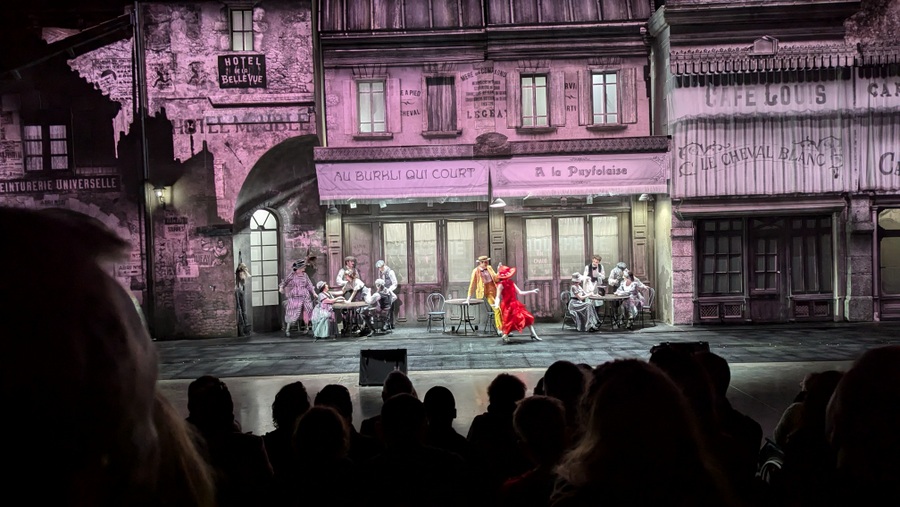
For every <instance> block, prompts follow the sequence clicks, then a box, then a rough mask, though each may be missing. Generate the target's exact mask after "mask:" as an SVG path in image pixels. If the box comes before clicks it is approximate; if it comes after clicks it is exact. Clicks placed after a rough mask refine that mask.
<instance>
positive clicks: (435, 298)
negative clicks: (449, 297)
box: [425, 292, 447, 333]
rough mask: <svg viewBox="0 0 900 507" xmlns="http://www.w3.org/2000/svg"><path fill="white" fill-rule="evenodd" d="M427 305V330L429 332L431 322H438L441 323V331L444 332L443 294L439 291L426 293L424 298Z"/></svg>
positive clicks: (445, 312) (445, 313)
mask: <svg viewBox="0 0 900 507" xmlns="http://www.w3.org/2000/svg"><path fill="white" fill-rule="evenodd" d="M425 302H426V304H427V306H428V332H429V333H430V332H431V323H432V322H438V321H440V323H441V332H442V333H443V332H444V321H445V318H446V316H447V311H446V310H444V295H443V294H441V293H440V292H432V293H431V294H429V295H428V299H426V300H425Z"/></svg>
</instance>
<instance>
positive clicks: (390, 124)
mask: <svg viewBox="0 0 900 507" xmlns="http://www.w3.org/2000/svg"><path fill="white" fill-rule="evenodd" d="M384 102H385V114H387V130H388V132H391V133H398V132H401V131H402V130H403V124H402V121H401V116H402V115H401V114H400V80H399V79H388V80H387V95H386V96H385V97H384Z"/></svg>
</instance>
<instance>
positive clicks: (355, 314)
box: [331, 301, 369, 336]
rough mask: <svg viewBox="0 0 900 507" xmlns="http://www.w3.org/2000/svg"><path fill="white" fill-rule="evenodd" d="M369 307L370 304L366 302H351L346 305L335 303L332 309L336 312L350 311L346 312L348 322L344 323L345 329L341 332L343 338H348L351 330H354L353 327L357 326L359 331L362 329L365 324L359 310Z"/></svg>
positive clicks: (345, 303)
mask: <svg viewBox="0 0 900 507" xmlns="http://www.w3.org/2000/svg"><path fill="white" fill-rule="evenodd" d="M367 306H369V303H366V302H365V301H350V302H344V303H334V304H332V305H331V308H332V309H334V310H348V311H347V312H345V313H346V315H347V319H346V320H347V322H344V328H343V329H342V330H341V336H346V335H347V333H348V332H349V330H350V329H353V326H357V327H359V329H362V327H363V324H365V323H364V322H363V321H362V315H361V314H360V312H359V310H360V309H361V308H366V307H367Z"/></svg>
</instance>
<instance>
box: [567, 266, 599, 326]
mask: <svg viewBox="0 0 900 507" xmlns="http://www.w3.org/2000/svg"><path fill="white" fill-rule="evenodd" d="M583 278H584V276H583V275H581V274H580V273H573V274H572V287H570V288H569V296H571V297H570V298H569V312H570V313H571V314H572V316H573V317H575V328H576V329H578V330H579V331H581V332H584V331H590V332H593V331H596V330H597V329H599V328H600V318H599V317H598V316H597V309H596V307H595V306H594V305H593V304H592V303H593V302H592V301H591V300H590V299H589V298H588V292H587V291H585V290H584V287H582V279H583Z"/></svg>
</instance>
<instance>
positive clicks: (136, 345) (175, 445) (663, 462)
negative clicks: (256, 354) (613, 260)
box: [0, 208, 900, 507]
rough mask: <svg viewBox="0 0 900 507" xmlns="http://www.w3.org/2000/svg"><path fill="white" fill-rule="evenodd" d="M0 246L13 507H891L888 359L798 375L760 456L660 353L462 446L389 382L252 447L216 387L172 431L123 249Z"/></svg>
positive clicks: (895, 410)
mask: <svg viewBox="0 0 900 507" xmlns="http://www.w3.org/2000/svg"><path fill="white" fill-rule="evenodd" d="M35 230H40V231H41V234H40V235H34V234H32V232H33V231H35ZM0 234H2V235H3V237H13V238H23V240H22V241H20V242H18V243H17V244H16V248H7V249H0V261H5V262H6V265H8V266H16V269H13V270H10V272H9V275H8V276H9V278H8V281H9V283H10V284H11V286H15V287H17V291H19V292H18V295H17V297H16V298H13V299H10V300H9V301H6V306H5V309H6V311H8V312H9V313H10V314H13V315H16V316H17V318H15V319H9V320H8V321H6V322H5V325H4V326H2V327H0V340H2V341H0V343H2V347H3V349H2V354H0V358H2V359H0V361H2V363H0V379H2V380H0V383H2V391H0V392H2V395H3V399H2V401H3V402H5V403H6V404H7V405H11V406H15V407H17V409H20V410H24V412H25V413H27V414H29V429H28V431H29V434H30V435H33V437H31V438H19V439H16V438H10V439H7V440H8V442H7V445H6V446H4V451H5V454H4V457H5V458H6V459H7V460H8V461H9V462H10V463H11V464H13V465H14V466H11V467H7V470H6V471H5V472H4V474H2V475H0V477H2V483H0V486H2V487H3V488H4V491H5V492H6V493H7V494H8V495H9V496H10V497H11V498H27V503H29V504H36V505H91V506H101V507H107V506H109V507H112V506H119V505H129V506H138V507H144V506H147V507H155V506H171V505H179V506H181V505H184V506H198V507H213V506H216V505H218V506H224V507H228V506H232V505H234V506H245V505H263V506H264V505H285V506H299V505H310V504H313V505H315V504H323V505H325V504H327V505H336V506H357V505H358V506H382V505H384V506H392V507H393V506H457V505H460V506H461V505H503V506H510V507H512V506H516V507H523V506H544V505H552V506H556V507H568V506H582V505H596V504H602V505H611V506H618V505H622V506H624V505H629V506H632V505H640V506H643V505H646V506H650V505H684V506H687V505H690V506H701V507H702V506H730V505H746V506H749V507H756V506H760V507H762V506H769V505H773V506H790V507H794V506H800V507H805V506H813V505H900V489H898V488H897V486H896V485H897V484H898V483H900V346H887V347H880V348H877V349H873V350H869V351H868V352H866V353H864V354H863V355H862V356H860V357H859V359H858V360H857V361H856V362H855V363H854V364H853V366H852V367H851V368H850V369H849V370H848V371H847V372H846V373H842V372H839V371H823V372H816V373H813V374H810V375H808V376H807V377H806V378H804V381H803V383H802V389H801V392H800V393H799V394H798V396H797V398H796V400H795V403H794V404H792V405H791V406H790V407H787V409H786V410H785V411H784V414H783V416H782V418H781V421H780V422H779V424H778V426H777V427H776V429H775V432H774V436H773V438H774V440H768V441H767V443H766V445H765V447H764V448H763V449H764V452H762V453H761V452H760V447H761V444H762V441H763V432H762V428H761V426H760V425H759V423H758V422H757V421H754V420H753V419H752V418H750V417H748V416H747V415H745V414H742V413H741V412H739V411H738V410H736V409H735V408H734V407H733V406H732V405H731V403H730V402H729V401H728V397H727V394H728V390H729V385H730V382H731V371H730V368H729V365H728V362H727V361H726V360H725V359H724V358H723V357H721V356H719V355H717V354H714V353H711V352H708V351H697V352H694V351H692V350H691V349H690V348H689V347H683V346H671V345H663V346H659V347H654V349H653V351H652V353H651V356H650V360H649V362H645V361H642V360H639V359H623V360H616V361H612V362H607V363H604V364H601V365H599V366H598V367H597V368H591V367H590V365H586V364H583V363H581V364H575V363H573V362H571V361H566V360H559V361H556V362H554V363H553V364H552V365H551V366H550V367H549V368H548V369H547V370H546V372H545V374H544V376H543V378H541V380H540V381H539V383H538V385H536V386H535V387H534V390H533V396H531V397H528V398H526V393H527V388H526V386H525V384H524V383H523V382H522V381H521V380H520V379H519V378H517V377H516V376H514V375H510V374H506V373H503V374H500V375H498V376H497V377H496V378H494V379H493V381H492V382H491V384H490V386H489V387H488V390H487V395H488V402H489V403H488V407H487V411H486V412H485V413H483V414H480V415H478V416H476V417H475V418H474V420H473V421H472V424H471V425H470V427H469V429H468V432H467V435H466V437H465V438H464V437H463V436H462V435H460V434H459V433H457V432H456V430H455V429H454V428H453V422H454V421H455V420H456V417H457V413H456V398H455V397H454V395H453V393H452V392H451V391H450V390H449V389H447V387H445V386H440V385H439V386H434V387H432V388H431V389H429V390H428V392H427V393H426V394H425V397H424V402H423V401H419V399H418V398H417V394H416V390H415V388H414V386H413V383H412V381H411V380H410V378H409V377H407V376H406V375H405V374H404V373H402V372H400V371H394V372H391V373H390V374H389V375H388V376H387V378H386V379H385V382H384V384H383V387H382V392H381V399H382V407H381V413H380V414H378V415H376V416H374V417H370V418H368V419H365V420H363V421H362V424H361V425H360V431H359V432H357V431H356V429H355V428H354V425H353V402H352V397H351V394H350V391H349V390H348V389H347V387H345V386H342V385H338V384H331V385H327V386H325V387H323V388H322V389H321V390H320V391H319V392H318V393H317V394H316V396H315V406H313V407H310V399H309V394H308V393H307V390H306V387H305V386H304V385H303V383H301V382H292V383H289V384H287V385H285V386H283V387H282V388H281V389H280V390H279V392H278V394H277V395H276V396H275V399H274V400H273V402H272V421H273V423H274V425H275V429H274V430H273V431H271V432H269V433H267V434H266V435H265V436H256V435H252V434H249V433H244V432H242V431H241V426H240V422H239V421H237V420H236V419H235V416H234V401H233V400H232V398H231V393H230V392H229V390H228V387H227V385H226V384H225V382H222V381H221V380H220V379H218V378H216V377H213V376H208V375H207V376H202V377H200V378H198V379H196V380H194V381H193V382H191V384H190V385H189V387H188V393H187V394H188V396H187V398H188V403H187V405H188V407H187V408H188V412H189V416H188V417H187V419H183V418H181V417H180V416H179V415H178V412H177V411H176V410H175V408H174V407H173V406H172V405H171V403H170V402H169V401H168V400H167V399H166V398H165V397H164V396H163V395H162V394H161V392H160V391H159V390H158V389H157V386H156V375H157V368H158V365H157V358H156V353H155V348H154V346H153V343H152V341H151V339H150V337H149V333H148V332H147V327H146V322H145V321H144V320H143V318H142V315H141V312H140V308H139V306H137V305H136V304H135V300H134V299H133V298H132V297H131V296H130V295H129V294H128V292H127V291H126V290H125V289H124V288H123V287H122V286H121V285H120V284H119V282H118V281H117V280H116V279H115V278H113V277H112V276H111V275H110V274H109V273H111V272H113V263H114V262H115V261H117V260H118V259H121V258H123V257H122V256H123V254H124V253H126V252H127V251H128V245H127V243H126V242H125V241H123V240H122V239H121V238H119V237H118V236H116V235H115V234H114V233H113V232H111V231H110V230H109V229H108V228H107V227H106V226H105V225H103V224H102V223H100V222H99V221H97V220H95V219H92V218H90V217H87V216H86V215H82V214H78V213H74V212H71V211H65V210H46V211H40V212H36V211H27V210H18V209H7V208H0ZM48 267H49V268H54V267H59V268H60V269H48ZM47 287H52V290H49V291H48V290H47ZM36 301H37V302H40V304H36V303H35V302H36ZM48 309H52V312H53V318H47V312H48V311H49V310H48ZM23 337H33V338H35V339H23ZM48 349H49V350H53V351H54V353H53V354H46V353H45V352H46V350H48ZM36 355H40V357H41V358H42V361H40V362H37V363H35V362H23V361H21V358H22V357H31V356H36ZM60 414H65V424H60V419H59V416H60ZM4 424H5V429H6V430H7V434H9V435H13V434H16V433H18V432H20V428H18V425H17V423H14V422H13V419H11V418H6V422H5V423H4ZM14 424H16V426H14ZM769 450H771V451H773V452H772V453H771V455H770V454H768V451H769ZM772 456H774V457H775V458H774V460H773V459H772ZM757 461H760V462H764V465H762V466H758V465H757ZM769 464H774V465H773V466H772V467H769Z"/></svg>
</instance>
